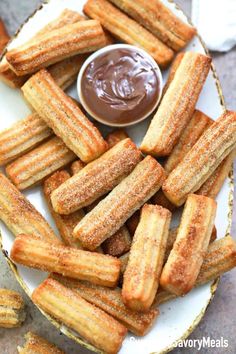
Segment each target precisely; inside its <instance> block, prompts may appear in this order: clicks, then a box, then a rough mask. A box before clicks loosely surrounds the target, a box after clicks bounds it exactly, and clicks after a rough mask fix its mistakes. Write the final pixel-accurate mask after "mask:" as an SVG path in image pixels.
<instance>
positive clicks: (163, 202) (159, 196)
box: [152, 189, 176, 212]
mask: <svg viewBox="0 0 236 354" xmlns="http://www.w3.org/2000/svg"><path fill="white" fill-rule="evenodd" d="M152 203H153V204H156V205H160V206H162V207H163V208H166V209H168V210H170V211H171V212H172V211H174V210H175V209H176V205H174V204H173V203H171V201H170V200H169V199H168V198H167V197H166V196H165V194H164V193H163V190H162V189H160V190H159V191H158V192H156V193H155V194H154V196H153V197H152Z"/></svg>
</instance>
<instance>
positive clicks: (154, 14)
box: [111, 0, 196, 51]
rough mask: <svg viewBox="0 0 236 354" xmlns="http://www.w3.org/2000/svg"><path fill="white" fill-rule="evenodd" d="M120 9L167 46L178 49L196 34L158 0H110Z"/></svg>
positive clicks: (193, 29)
mask: <svg viewBox="0 0 236 354" xmlns="http://www.w3.org/2000/svg"><path fill="white" fill-rule="evenodd" d="M111 2H113V3H114V4H115V5H116V6H118V7H119V8H120V9H121V10H122V11H124V12H126V13H127V14H128V15H129V16H130V17H132V18H134V19H135V20H136V21H137V22H138V23H140V24H141V25H142V26H144V27H145V28H147V29H148V30H149V31H150V32H151V33H153V34H154V35H155V36H156V37H157V38H159V39H160V40H161V41H162V42H163V43H165V44H166V45H167V46H168V47H170V48H172V49H173V50H175V51H179V50H180V49H182V48H183V47H185V46H186V44H187V43H188V42H189V41H190V40H191V39H192V38H193V36H194V35H195V34H196V30H195V28H193V27H192V26H190V25H189V24H187V23H185V22H183V21H182V20H181V19H180V18H179V17H177V16H176V15H175V14H174V13H173V12H172V11H171V10H170V9H169V8H168V7H166V6H165V5H164V4H163V3H162V1H159V0H148V1H145V0H135V1H133V0H111Z"/></svg>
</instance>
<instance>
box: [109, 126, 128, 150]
mask: <svg viewBox="0 0 236 354" xmlns="http://www.w3.org/2000/svg"><path fill="white" fill-rule="evenodd" d="M127 138H129V136H128V134H127V133H126V131H125V130H124V129H116V130H114V131H113V132H111V133H109V134H108V135H107V137H106V142H107V144H108V149H111V148H112V147H113V146H114V145H116V144H118V143H119V142H120V141H121V140H125V139H127Z"/></svg>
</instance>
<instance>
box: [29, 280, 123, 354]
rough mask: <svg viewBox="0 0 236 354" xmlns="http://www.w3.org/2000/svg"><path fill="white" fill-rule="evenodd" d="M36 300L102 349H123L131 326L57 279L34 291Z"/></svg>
mask: <svg viewBox="0 0 236 354" xmlns="http://www.w3.org/2000/svg"><path fill="white" fill-rule="evenodd" d="M32 300H33V301H34V303H36V305H38V306H39V307H40V308H41V309H42V310H44V311H45V312H47V313H48V314H50V315H51V316H53V317H54V318H56V319H57V320H58V321H60V322H62V323H64V324H65V325H67V326H68V327H69V328H71V329H73V330H74V331H76V332H78V333H79V334H80V335H81V336H82V337H83V338H85V339H86V340H87V341H88V342H89V343H91V344H93V345H94V346H95V347H97V348H98V349H101V350H102V351H104V352H105V353H109V354H116V353H117V352H118V351H119V349H120V347H121V344H122V341H123V339H124V337H125V335H126V333H127V329H126V328H125V327H124V326H123V325H122V324H120V323H119V322H118V321H116V320H115V319H114V318H113V317H111V316H109V315H108V314H106V313H105V312H104V311H102V310H101V309H99V308H98V307H95V306H94V305H92V304H90V303H89V302H87V301H86V300H84V299H83V298H82V297H81V296H80V295H79V294H78V293H76V292H74V291H73V290H70V289H68V288H66V287H65V286H63V285H62V284H60V283H59V282H57V281H56V280H54V279H47V280H45V281H44V282H43V283H42V284H41V285H40V286H39V287H38V288H36V289H35V290H34V292H33V294H32Z"/></svg>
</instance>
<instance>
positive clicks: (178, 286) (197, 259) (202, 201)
mask: <svg viewBox="0 0 236 354" xmlns="http://www.w3.org/2000/svg"><path fill="white" fill-rule="evenodd" d="M215 213H216V202H215V201H214V200H213V199H211V198H207V197H204V196H199V195H196V194H190V195H189V196H188V198H187V201H186V204H185V207H184V211H183V214H182V218H181V222H180V226H179V228H178V233H177V237H176V241H175V243H174V246H173V248H172V250H171V252H170V255H169V257H168V260H167V262H166V264H165V266H164V268H163V271H162V274H161V278H160V285H161V287H162V288H164V289H165V290H168V291H170V292H171V293H174V294H176V295H184V294H186V293H187V292H189V291H190V290H191V289H192V288H193V286H194V284H195V281H196V279H197V276H198V274H199V271H200V268H201V265H202V262H203V258H204V256H205V252H206V251H207V248H208V244H209V241H210V237H211V233H212V229H213V226H214V219H215Z"/></svg>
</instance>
